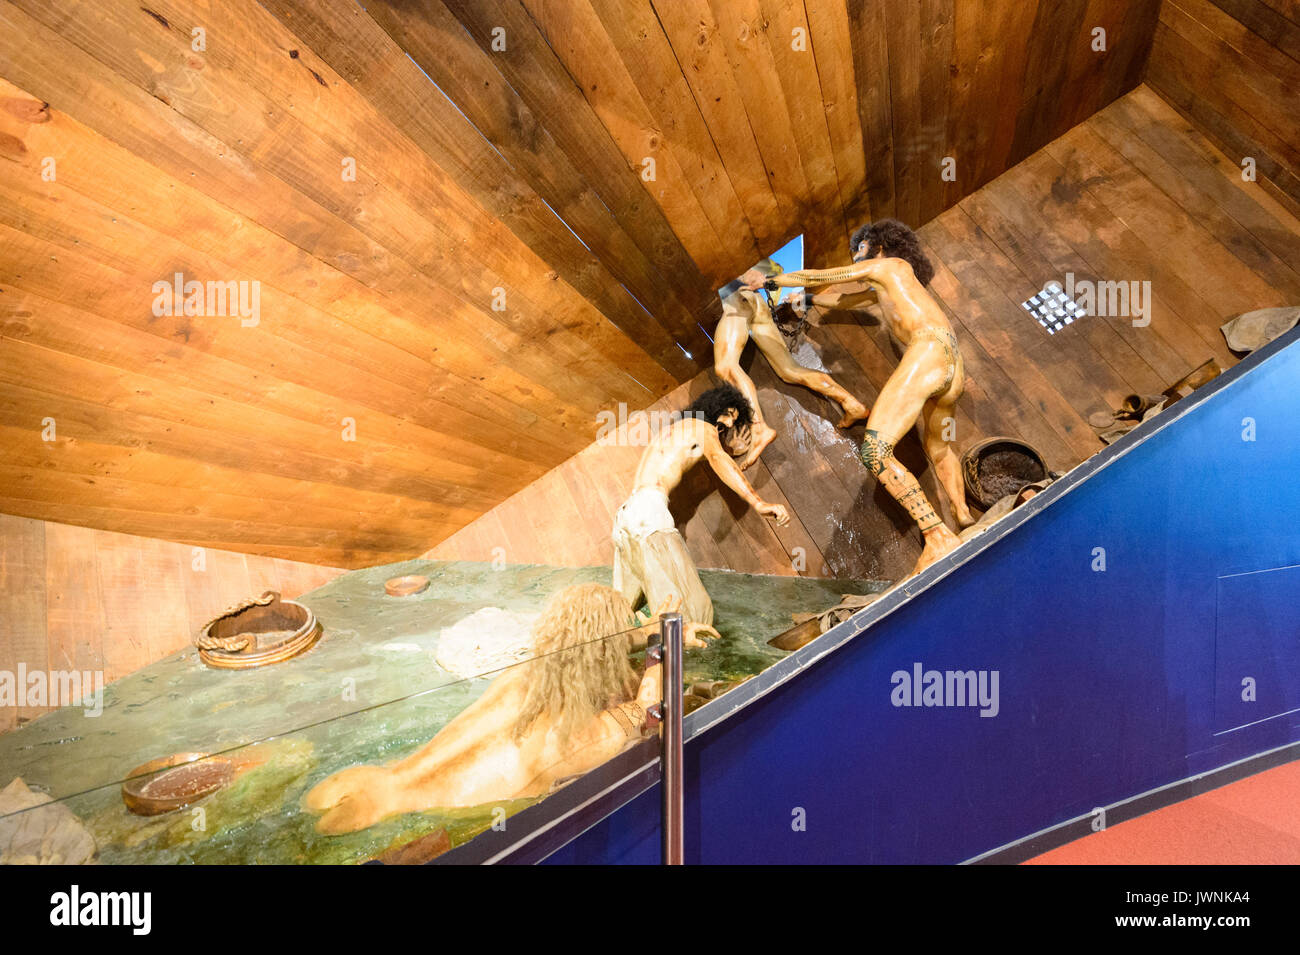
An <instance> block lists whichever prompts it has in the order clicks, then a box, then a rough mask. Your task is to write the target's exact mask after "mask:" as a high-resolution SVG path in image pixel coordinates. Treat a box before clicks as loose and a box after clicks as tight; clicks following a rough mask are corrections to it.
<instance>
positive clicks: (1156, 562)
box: [547, 334, 1300, 863]
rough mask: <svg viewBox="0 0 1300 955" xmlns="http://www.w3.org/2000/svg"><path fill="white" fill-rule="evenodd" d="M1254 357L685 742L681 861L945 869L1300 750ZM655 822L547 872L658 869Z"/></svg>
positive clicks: (1293, 581)
mask: <svg viewBox="0 0 1300 955" xmlns="http://www.w3.org/2000/svg"><path fill="white" fill-rule="evenodd" d="M1284 345H1285V347H1283V346H1284ZM1266 354H1267V358H1266V360H1263V359H1261V356H1255V357H1254V358H1252V359H1251V360H1248V361H1247V362H1246V363H1243V365H1242V366H1239V367H1238V369H1234V371H1233V373H1230V374H1229V375H1228V376H1225V377H1224V379H1220V381H1219V382H1216V383H1214V384H1212V385H1211V386H1209V387H1207V388H1206V389H1203V392H1202V393H1198V395H1197V396H1196V397H1194V398H1193V399H1185V401H1184V402H1183V403H1182V406H1181V407H1180V406H1178V405H1175V406H1174V409H1172V410H1171V411H1169V412H1166V413H1165V416H1163V417H1164V418H1165V420H1164V421H1161V418H1160V417H1157V418H1156V419H1155V420H1154V421H1153V422H1150V423H1149V424H1148V425H1144V426H1143V427H1142V429H1141V432H1142V433H1141V434H1139V435H1132V436H1130V438H1131V439H1132V440H1131V441H1129V440H1127V439H1126V442H1127V443H1125V444H1124V445H1122V446H1120V447H1117V448H1113V449H1110V450H1109V451H1108V452H1107V453H1106V454H1104V455H1102V456H1099V457H1098V458H1096V459H1093V460H1092V461H1091V462H1088V463H1086V464H1085V465H1083V466H1082V467H1081V468H1080V469H1079V471H1080V472H1082V473H1081V474H1080V475H1078V476H1079V477H1081V478H1082V479H1081V480H1071V481H1069V482H1068V483H1067V482H1064V481H1063V482H1060V484H1058V485H1057V486H1055V487H1053V488H1052V489H1049V491H1048V492H1047V493H1046V494H1044V495H1041V496H1040V498H1039V499H1036V500H1035V501H1034V502H1031V504H1030V505H1026V507H1024V508H1022V509H1021V510H1020V511H1017V512H1016V513H1015V514H1013V515H1012V517H1011V518H1009V519H1008V520H1007V521H1006V522H1004V523H1005V524H1007V526H1008V527H1011V528H1014V529H1013V530H1011V531H1010V532H1009V533H1005V536H998V537H997V539H996V540H992V541H991V543H989V544H987V546H985V548H984V549H983V550H982V551H981V552H978V553H976V554H975V555H974V556H973V557H971V558H969V559H967V560H966V561H965V562H961V561H960V560H954V563H955V564H956V566H955V567H952V568H950V569H949V570H947V571H944V572H942V573H946V574H947V576H946V577H944V579H943V580H942V582H941V583H938V584H936V585H934V586H932V587H930V588H929V589H925V590H923V591H921V592H920V593H917V594H916V595H915V596H914V597H912V598H911V599H910V600H906V601H905V602H902V603H901V604H900V605H898V606H897V607H896V608H895V609H893V610H892V612H890V613H889V614H888V616H885V617H884V619H881V620H879V621H878V622H876V623H874V624H873V625H872V626H871V628H870V629H869V630H867V631H866V632H864V633H861V634H859V635H858V636H856V637H854V638H852V639H850V640H848V641H847V642H845V643H843V645H841V646H839V647H838V648H836V649H834V651H833V652H830V653H826V654H824V655H823V656H821V658H820V659H814V657H809V659H810V661H812V662H809V663H808V664H807V665H806V666H805V667H804V668H803V669H801V670H799V671H798V672H796V673H794V674H793V675H792V676H790V677H789V678H788V679H786V680H785V682H782V683H780V684H779V685H774V686H773V687H772V688H771V689H770V690H769V691H768V692H766V694H765V695H762V696H760V697H758V698H756V699H753V700H751V701H750V702H749V703H748V704H747V705H745V706H743V707H742V708H740V709H738V710H736V711H735V712H733V713H731V714H729V715H728V716H727V717H726V718H725V719H723V720H721V721H720V722H717V723H716V724H714V725H712V726H710V727H709V728H708V729H706V730H705V731H704V732H702V733H699V734H698V735H696V736H695V738H693V739H691V740H690V741H689V742H688V744H687V748H686V760H687V772H686V779H687V817H688V818H687V824H686V845H687V861H688V862H691V863H724V862H728V863H803V862H864V863H909V862H913V863H955V862H960V861H963V860H966V859H970V858H972V857H975V856H977V855H979V854H981V853H984V852H987V851H989V850H991V849H994V848H996V847H998V846H1002V845H1005V844H1007V843H1010V842H1013V841H1015V840H1017V839H1020V838H1023V837H1025V836H1027V835H1029V834H1031V833H1034V832H1037V831H1039V830H1042V829H1045V828H1047V827H1050V826H1053V825H1056V824H1058V823H1062V822H1064V821H1066V820H1069V819H1073V818H1076V817H1079V816H1081V815H1086V814H1088V813H1090V812H1091V811H1092V810H1093V809H1094V808H1095V807H1099V806H1107V805H1111V804H1113V803H1116V802H1119V801H1121V800H1124V799H1127V798H1129V797H1131V796H1134V795H1136V794H1138V793H1142V792H1146V791H1148V790H1151V789H1154V788H1156V787H1159V786H1162V785H1166V784H1169V783H1172V782H1175V781H1178V780H1182V779H1186V778H1188V777H1190V776H1194V775H1197V774H1200V773H1204V772H1207V771H1209V770H1212V769H1215V768H1217V767H1220V766H1225V765H1227V764H1229V763H1232V762H1235V761H1237V760H1240V759H1243V758H1245V757H1249V756H1252V755H1254V754H1258V753H1262V752H1265V751H1267V750H1270V749H1274V748H1276V747H1279V746H1282V745H1284V744H1287V743H1291V742H1294V741H1296V740H1297V739H1300V713H1296V712H1288V711H1289V710H1292V709H1294V707H1296V706H1297V705H1300V702H1297V694H1298V693H1300V687H1297V685H1296V682H1295V681H1296V680H1297V651H1296V648H1297V645H1298V643H1300V610H1297V608H1300V572H1296V568H1297V566H1300V480H1297V464H1298V463H1300V389H1298V388H1297V386H1298V385H1300V344H1297V338H1296V336H1295V335H1294V334H1293V335H1292V336H1289V337H1288V339H1287V340H1286V342H1285V343H1276V344H1275V346H1273V347H1270V349H1268V351H1267V353H1266ZM1072 477H1074V476H1072ZM1022 511H1023V512H1025V513H1021V512H1022ZM999 526H1001V525H999ZM993 533H994V532H990V534H993ZM996 533H997V534H998V535H1001V534H1003V533H1004V532H1003V531H1001V530H999V531H998V532H996ZM986 536H988V535H986ZM971 550H978V548H977V547H972V548H971ZM956 556H957V555H954V557H956ZM1287 568H1289V570H1287ZM1265 572H1267V573H1265ZM942 573H941V574H940V576H942ZM882 603H883V601H882ZM844 626H850V627H851V626H853V623H852V622H850V623H849V624H846V625H844ZM833 633H834V632H833ZM831 637H832V634H827V635H825V636H823V637H822V638H821V639H822V640H828V639H830V638H831ZM813 646H814V647H815V646H816V644H814V645H813ZM806 649H807V648H806ZM800 652H801V653H803V652H804V651H800ZM783 662H785V661H783ZM918 674H919V679H918ZM1248 681H1254V683H1253V690H1250V687H1251V684H1249V683H1248ZM751 682H753V681H751ZM972 687H973V688H974V690H975V693H974V696H975V699H974V702H973V704H972V701H971V699H970V694H969V690H970V689H971V688H972ZM981 689H982V691H983V692H982V696H981ZM1248 690H1250V692H1248ZM733 692H736V691H733ZM1251 693H1253V696H1254V699H1253V700H1252V699H1248V698H1246V697H1248V696H1250V695H1251ZM963 694H965V696H966V698H965V699H962V698H961V697H962V695H963ZM724 699H725V697H724ZM702 712H704V711H701V713H702ZM697 715H699V714H697ZM658 813H659V794H658V788H657V786H656V787H654V788H652V789H650V790H648V791H646V792H644V793H642V794H641V795H640V796H638V797H637V798H636V799H634V800H632V801H631V802H629V803H628V804H626V805H625V806H623V807H622V808H621V809H619V810H618V811H617V812H615V813H614V814H613V815H611V816H609V817H607V818H606V819H604V820H603V821H601V822H600V823H598V824H597V825H595V826H594V827H592V828H590V829H588V830H587V831H586V832H585V833H583V834H582V835H581V836H579V837H578V838H577V839H575V840H574V841H572V842H570V843H569V844H568V845H566V846H564V847H563V848H561V849H560V850H559V851H557V852H555V853H554V854H553V855H551V856H550V858H549V859H548V860H547V861H549V862H559V863H563V862H580V863H586V862H601V863H611V862H626V863H656V862H658V861H659V824H658ZM1103 837H1104V836H1103Z"/></svg>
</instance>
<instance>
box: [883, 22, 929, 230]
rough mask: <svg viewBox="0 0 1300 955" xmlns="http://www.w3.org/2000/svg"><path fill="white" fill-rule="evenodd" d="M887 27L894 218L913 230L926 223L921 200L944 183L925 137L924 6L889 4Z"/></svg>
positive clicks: (885, 25)
mask: <svg viewBox="0 0 1300 955" xmlns="http://www.w3.org/2000/svg"><path fill="white" fill-rule="evenodd" d="M882 6H883V8H884V20H883V26H884V28H885V30H886V37H887V40H886V42H887V44H888V46H889V60H888V68H889V109H890V117H891V121H892V124H893V132H892V136H893V157H894V216H895V217H896V218H898V219H901V220H902V221H903V222H905V223H907V224H909V225H911V226H912V227H913V228H916V227H919V226H920V225H921V224H922V223H923V221H924V220H923V219H922V218H921V201H922V200H921V196H922V193H923V192H924V190H925V189H926V188H927V187H929V186H932V185H933V183H934V182H935V181H936V180H937V179H938V176H937V175H934V176H933V177H931V176H930V175H928V174H930V173H937V171H938V163H937V157H936V156H935V149H934V144H932V143H927V142H925V141H924V140H923V138H922V132H923V131H922V120H923V115H922V110H923V107H922V103H921V70H922V66H923V64H922V62H921V57H922V52H921V43H922V39H921V32H922V24H921V5H920V4H919V3H916V2H914V0H886V2H885V3H884V4H882Z"/></svg>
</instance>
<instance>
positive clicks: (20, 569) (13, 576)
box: [0, 514, 59, 732]
mask: <svg viewBox="0 0 1300 955" xmlns="http://www.w3.org/2000/svg"><path fill="white" fill-rule="evenodd" d="M45 548H46V544H45V528H44V527H43V526H42V524H41V523H40V522H39V521H30V520H25V519H23V518H21V517H11V516H9V515H7V514H0V670H4V671H5V672H6V673H7V674H8V675H9V679H10V680H11V681H12V686H13V689H14V691H15V693H19V692H20V688H19V686H18V683H17V681H18V679H19V675H20V674H19V665H22V666H23V667H24V669H25V672H26V673H44V672H46V671H47V670H49V669H50V668H52V667H53V668H57V663H58V662H59V661H54V662H51V659H50V656H49V649H48V647H47V645H46V637H45V627H46V623H45V621H46V603H45V602H46V589H45ZM29 685H30V684H29ZM26 697H27V694H26V687H23V688H21V696H20V697H16V698H15V699H14V700H13V701H11V702H9V701H7V702H8V705H6V706H2V707H0V732H4V731H7V730H10V729H13V728H14V727H16V726H21V725H22V724H23V723H26V722H27V721H28V720H31V719H34V718H35V717H37V716H40V715H41V714H42V713H44V712H46V710H47V709H48V708H49V707H47V706H33V705H31V703H30V702H28V701H27V698H26ZM20 699H21V700H22V701H23V705H22V706H19V705H18V702H19V700H20Z"/></svg>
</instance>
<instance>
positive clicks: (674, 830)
mask: <svg viewBox="0 0 1300 955" xmlns="http://www.w3.org/2000/svg"><path fill="white" fill-rule="evenodd" d="M659 636H660V639H661V641H662V649H663V694H664V701H663V710H664V713H663V779H662V786H663V834H664V845H663V861H664V864H665V865H682V864H683V862H684V861H685V830H684V828H683V820H684V818H685V813H686V798H685V791H684V789H683V787H682V761H683V751H682V709H683V703H682V615H681V614H679V613H666V614H664V615H663V616H662V617H660V618H659Z"/></svg>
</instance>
